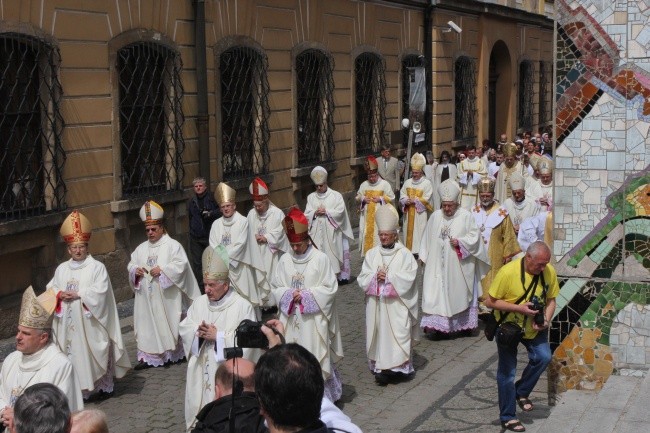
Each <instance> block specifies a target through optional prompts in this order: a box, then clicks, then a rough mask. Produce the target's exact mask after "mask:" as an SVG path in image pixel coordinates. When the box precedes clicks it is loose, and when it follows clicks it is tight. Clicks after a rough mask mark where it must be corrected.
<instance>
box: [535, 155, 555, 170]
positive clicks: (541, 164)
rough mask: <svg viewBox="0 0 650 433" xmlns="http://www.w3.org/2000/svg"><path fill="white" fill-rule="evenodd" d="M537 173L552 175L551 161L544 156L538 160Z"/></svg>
mask: <svg viewBox="0 0 650 433" xmlns="http://www.w3.org/2000/svg"><path fill="white" fill-rule="evenodd" d="M537 171H538V172H539V174H553V161H551V160H550V159H548V158H546V157H544V156H542V157H540V158H538V160H537Z"/></svg>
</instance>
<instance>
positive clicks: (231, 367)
mask: <svg viewBox="0 0 650 433" xmlns="http://www.w3.org/2000/svg"><path fill="white" fill-rule="evenodd" d="M254 370H255V363H253V362H252V361H249V360H248V359H245V358H239V359H238V358H235V359H232V360H228V361H226V362H222V363H221V364H219V367H218V368H217V372H216V373H215V375H214V382H215V385H216V388H217V392H216V395H215V397H216V398H220V397H224V396H226V395H230V394H232V389H233V388H232V387H233V380H234V382H235V384H236V383H237V381H240V382H241V385H242V388H241V391H249V392H254V391H255V378H254V376H253V374H254V373H253V372H254Z"/></svg>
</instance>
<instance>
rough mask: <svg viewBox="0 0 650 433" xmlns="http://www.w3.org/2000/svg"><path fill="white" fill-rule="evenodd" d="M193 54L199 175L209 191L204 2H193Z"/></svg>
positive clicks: (195, 0) (202, 0)
mask: <svg viewBox="0 0 650 433" xmlns="http://www.w3.org/2000/svg"><path fill="white" fill-rule="evenodd" d="M194 6H195V7H194V53H195V61H196V97H197V114H196V129H197V131H198V141H199V175H200V176H202V177H204V178H205V180H206V185H207V186H208V189H210V144H209V143H210V140H209V137H210V131H209V129H208V128H209V125H208V77H207V65H206V57H205V51H206V46H205V0H194Z"/></svg>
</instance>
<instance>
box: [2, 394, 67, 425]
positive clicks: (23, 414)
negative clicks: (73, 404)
mask: <svg viewBox="0 0 650 433" xmlns="http://www.w3.org/2000/svg"><path fill="white" fill-rule="evenodd" d="M14 425H15V427H16V433H67V432H68V430H69V429H70V407H69V406H68V399H67V398H66V396H65V394H63V392H62V391H61V390H60V389H59V388H57V387H56V386H54V385H52V384H51V383H37V384H34V385H32V386H30V387H28V388H27V389H26V390H25V392H23V394H22V395H21V396H20V397H18V399H17V400H16V405H15V406H14Z"/></svg>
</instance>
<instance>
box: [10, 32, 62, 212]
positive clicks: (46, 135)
mask: <svg viewBox="0 0 650 433" xmlns="http://www.w3.org/2000/svg"><path fill="white" fill-rule="evenodd" d="M60 62H61V56H60V53H59V50H58V48H56V47H54V46H52V45H50V44H48V43H46V42H45V41H43V40H41V39H38V38H35V37H32V36H27V35H23V34H19V33H3V34H0V137H2V140H1V142H0V143H1V144H0V221H8V220H15V219H23V218H27V217H32V216H36V215H42V214H44V213H47V212H51V211H57V210H62V209H65V191H66V189H65V184H64V183H63V176H62V172H63V162H64V160H65V153H64V151H63V147H62V146H61V133H62V131H63V118H62V117H61V114H60V112H59V109H60V106H59V101H60V98H61V83H60V82H59V78H58V75H59V64H60Z"/></svg>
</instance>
